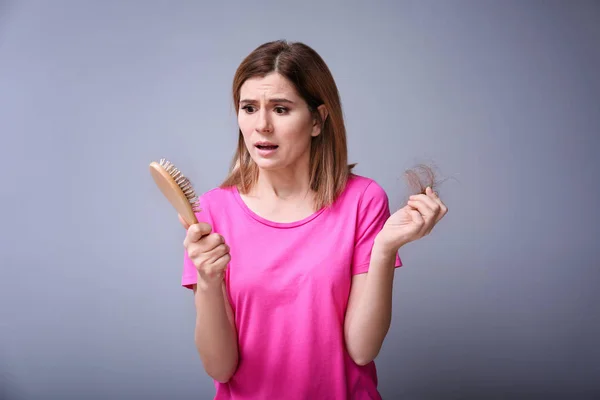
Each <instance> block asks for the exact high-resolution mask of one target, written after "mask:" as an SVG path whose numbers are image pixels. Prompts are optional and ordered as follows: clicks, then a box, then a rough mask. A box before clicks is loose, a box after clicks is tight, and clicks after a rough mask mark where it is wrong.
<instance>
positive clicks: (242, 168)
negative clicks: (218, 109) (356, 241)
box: [221, 40, 355, 210]
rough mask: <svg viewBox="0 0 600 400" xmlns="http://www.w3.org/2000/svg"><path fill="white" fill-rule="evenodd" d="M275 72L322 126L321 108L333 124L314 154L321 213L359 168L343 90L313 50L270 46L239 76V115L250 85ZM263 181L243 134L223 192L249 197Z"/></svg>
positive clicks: (313, 180) (325, 125) (313, 181)
mask: <svg viewBox="0 0 600 400" xmlns="http://www.w3.org/2000/svg"><path fill="white" fill-rule="evenodd" d="M271 72H277V73H279V74H281V75H283V76H284V77H285V78H287V79H288V80H289V81H290V82H291V84H292V85H293V86H294V88H295V89H296V91H297V93H298V95H299V96H300V97H302V99H304V101H305V102H306V103H307V104H308V108H309V110H310V112H311V113H312V114H313V115H314V117H315V118H317V119H318V120H320V119H321V118H320V114H319V112H318V110H317V108H318V107H319V106H320V105H322V104H323V105H325V107H326V108H327V111H328V116H327V118H326V119H325V121H320V123H321V124H322V129H321V134H320V135H318V136H316V137H313V138H312V142H311V148H310V188H311V189H312V190H313V191H314V192H315V204H314V207H315V209H316V210H319V209H321V208H323V207H326V206H329V205H331V204H332V203H333V202H334V201H335V200H336V198H337V197H338V196H339V194H340V193H341V192H342V191H343V189H344V188H345V187H346V183H347V181H348V178H349V176H350V174H351V171H352V168H353V167H354V165H355V164H352V165H348V149H347V144H346V127H345V124H344V118H343V114H342V106H341V101H340V96H339V92H338V89H337V86H336V84H335V81H334V79H333V76H332V75H331V72H330V71H329V68H328V67H327V65H326V64H325V62H324V61H323V59H322V58H321V56H319V54H318V53H317V52H316V51H315V50H313V49H312V48H310V47H309V46H307V45H305V44H303V43H299V42H295V43H289V42H287V41H284V40H278V41H273V42H268V43H265V44H262V45H260V46H259V47H257V48H256V49H255V50H254V51H252V52H251V53H250V54H249V55H248V56H247V57H246V58H245V59H244V60H243V61H242V63H241V64H240V66H239V67H238V69H237V71H236V73H235V76H234V79H233V87H232V91H233V105H234V107H235V110H236V115H237V114H238V112H239V110H238V107H239V100H240V89H241V87H242V85H243V84H244V82H245V81H246V80H247V79H250V78H253V77H263V76H265V75H267V74H269V73H271ZM257 179H258V167H257V165H256V163H255V162H254V161H253V160H252V158H251V157H250V153H249V152H248V149H247V148H246V145H245V143H244V138H243V136H242V132H241V130H239V138H238V146H237V150H236V153H235V155H234V157H233V160H232V162H231V167H230V171H229V175H228V176H227V178H226V179H225V181H224V182H223V183H222V184H221V187H231V186H236V187H237V188H238V190H239V191H240V192H242V193H247V192H248V191H249V190H250V189H251V188H252V187H253V186H254V184H255V183H256V181H257Z"/></svg>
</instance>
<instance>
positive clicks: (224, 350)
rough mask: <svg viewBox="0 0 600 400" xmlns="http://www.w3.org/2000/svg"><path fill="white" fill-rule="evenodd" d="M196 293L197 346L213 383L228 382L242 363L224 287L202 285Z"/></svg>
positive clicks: (199, 284) (198, 286)
mask: <svg viewBox="0 0 600 400" xmlns="http://www.w3.org/2000/svg"><path fill="white" fill-rule="evenodd" d="M198 279H199V281H198V282H199V283H198V285H197V287H196V291H195V305H196V327H195V343H196V348H197V349H198V353H199V354H200V358H201V360H202V363H203V365H204V369H205V370H206V372H207V373H208V375H210V376H211V377H212V378H213V379H215V380H217V381H219V382H227V381H228V380H229V379H230V378H231V376H232V375H233V374H234V372H235V370H236V368H237V363H238V345H237V333H236V330H235V325H234V323H233V312H232V311H231V306H230V305H229V301H228V300H227V298H226V297H225V288H224V286H223V285H222V286H208V285H205V284H202V282H201V281H200V277H198Z"/></svg>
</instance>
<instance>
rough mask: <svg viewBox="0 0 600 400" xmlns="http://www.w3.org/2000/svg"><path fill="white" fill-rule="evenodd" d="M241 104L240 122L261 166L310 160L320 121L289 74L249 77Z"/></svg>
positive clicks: (273, 167)
mask: <svg viewBox="0 0 600 400" xmlns="http://www.w3.org/2000/svg"><path fill="white" fill-rule="evenodd" d="M238 107H239V110H238V125H239V127H240V130H241V131H242V135H243V137H244V142H245V143H246V148H247V149H248V152H249V153H250V156H251V157H252V159H253V160H254V162H255V163H256V164H257V165H258V167H259V168H261V169H265V170H279V169H287V168H294V167H295V166H296V165H298V164H299V162H302V161H308V159H309V157H310V143H311V138H312V137H314V136H317V135H319V134H320V133H321V129H320V124H319V123H318V122H317V120H316V119H315V118H314V117H313V115H312V114H311V112H310V111H309V109H308V106H307V104H306V102H305V101H304V100H303V99H302V98H301V97H300V96H299V95H298V94H297V93H296V90H295V89H294V87H293V86H292V84H291V83H290V82H289V81H288V80H287V79H286V78H284V77H283V76H282V75H280V74H279V73H275V72H274V73H270V74H268V75H266V76H264V77H256V78H251V79H248V80H247V81H246V82H244V84H243V85H242V87H241V88H240V104H239V105H238ZM320 111H321V110H320ZM306 165H308V162H307V163H306Z"/></svg>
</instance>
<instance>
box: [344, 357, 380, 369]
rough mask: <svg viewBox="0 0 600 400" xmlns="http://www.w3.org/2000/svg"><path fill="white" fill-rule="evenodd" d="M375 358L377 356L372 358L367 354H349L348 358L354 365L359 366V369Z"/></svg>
mask: <svg viewBox="0 0 600 400" xmlns="http://www.w3.org/2000/svg"><path fill="white" fill-rule="evenodd" d="M375 357H377V354H375V355H372V356H371V355H369V354H354V355H353V354H350V358H351V359H352V361H354V363H355V364H356V365H359V366H361V367H364V366H365V365H367V364H369V363H370V362H372V361H373V360H375Z"/></svg>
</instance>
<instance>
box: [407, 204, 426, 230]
mask: <svg viewBox="0 0 600 400" xmlns="http://www.w3.org/2000/svg"><path fill="white" fill-rule="evenodd" d="M408 212H409V213H410V216H411V218H412V220H413V222H414V223H415V224H416V225H417V227H418V232H419V233H420V232H421V229H423V226H425V220H424V219H423V216H422V215H421V213H420V212H419V211H418V210H416V209H414V208H409V209H408Z"/></svg>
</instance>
